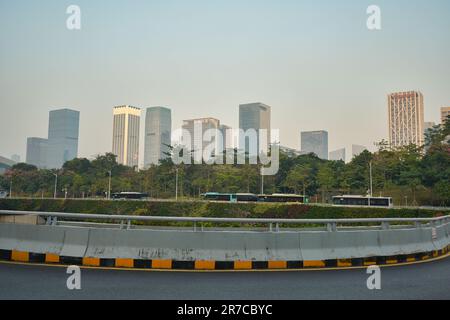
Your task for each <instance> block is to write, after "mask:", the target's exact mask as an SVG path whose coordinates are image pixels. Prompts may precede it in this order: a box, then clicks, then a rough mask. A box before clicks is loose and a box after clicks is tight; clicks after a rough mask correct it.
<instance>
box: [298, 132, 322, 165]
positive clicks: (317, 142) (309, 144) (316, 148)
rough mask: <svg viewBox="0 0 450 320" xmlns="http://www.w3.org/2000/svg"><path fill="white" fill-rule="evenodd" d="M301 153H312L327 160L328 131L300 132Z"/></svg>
mask: <svg viewBox="0 0 450 320" xmlns="http://www.w3.org/2000/svg"><path fill="white" fill-rule="evenodd" d="M301 146H302V148H301V149H302V153H303V154H310V153H314V154H315V155H316V156H318V157H319V158H320V159H323V160H328V132H327V131H323V130H322V131H308V132H302V133H301Z"/></svg>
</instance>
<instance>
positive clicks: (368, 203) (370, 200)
mask: <svg viewBox="0 0 450 320" xmlns="http://www.w3.org/2000/svg"><path fill="white" fill-rule="evenodd" d="M333 206H350V207H386V208H392V207H393V206H394V204H393V202H392V198H391V197H364V196H336V197H333Z"/></svg>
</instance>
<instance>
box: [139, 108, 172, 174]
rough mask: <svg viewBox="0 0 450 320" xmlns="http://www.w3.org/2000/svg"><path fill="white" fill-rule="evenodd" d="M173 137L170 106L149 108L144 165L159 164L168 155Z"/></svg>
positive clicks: (146, 120)
mask: <svg viewBox="0 0 450 320" xmlns="http://www.w3.org/2000/svg"><path fill="white" fill-rule="evenodd" d="M171 139H172V112H171V110H170V109H168V108H164V107H153V108H147V113H146V115H145V148H144V166H145V167H146V168H148V167H150V166H152V165H158V164H159V163H160V161H161V160H163V159H166V158H167V157H168V153H169V152H170V148H169V146H170V145H171Z"/></svg>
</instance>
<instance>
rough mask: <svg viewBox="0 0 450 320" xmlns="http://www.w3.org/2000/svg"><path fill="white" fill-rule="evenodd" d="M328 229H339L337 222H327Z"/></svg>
mask: <svg viewBox="0 0 450 320" xmlns="http://www.w3.org/2000/svg"><path fill="white" fill-rule="evenodd" d="M327 231H328V232H335V231H337V225H336V222H332V223H327Z"/></svg>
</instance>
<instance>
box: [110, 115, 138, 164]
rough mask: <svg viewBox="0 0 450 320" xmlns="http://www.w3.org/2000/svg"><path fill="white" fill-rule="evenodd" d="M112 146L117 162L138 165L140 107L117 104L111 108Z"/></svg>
mask: <svg viewBox="0 0 450 320" xmlns="http://www.w3.org/2000/svg"><path fill="white" fill-rule="evenodd" d="M113 116H114V119H113V148H112V152H113V154H115V155H116V156H117V162H118V163H119V164H122V165H125V166H129V167H138V165H139V128H140V120H141V109H139V108H136V107H132V106H118V107H115V108H114V110H113Z"/></svg>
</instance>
